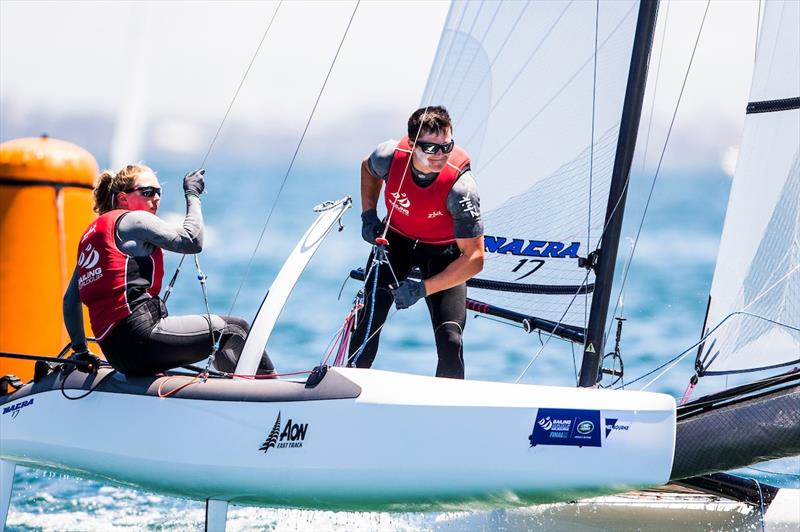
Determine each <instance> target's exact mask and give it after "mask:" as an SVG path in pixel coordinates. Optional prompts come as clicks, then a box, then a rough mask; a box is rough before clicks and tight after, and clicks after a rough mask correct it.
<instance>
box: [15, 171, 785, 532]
mask: <svg viewBox="0 0 800 532" xmlns="http://www.w3.org/2000/svg"><path fill="white" fill-rule="evenodd" d="M154 166H155V167H158V165H157V164H155V165H154ZM159 175H160V177H161V180H162V182H166V185H165V188H166V190H167V193H166V195H165V197H164V198H163V200H162V214H163V215H164V216H165V217H168V218H169V217H170V214H169V213H172V216H174V217H176V218H179V217H180V214H181V212H182V195H181V194H180V176H181V175H182V171H180V170H177V169H176V170H172V169H167V168H161V170H160V172H159ZM207 176H208V181H207V182H208V191H209V194H208V195H207V196H206V197H205V198H204V212H205V217H206V223H207V224H208V227H209V230H208V237H207V242H206V249H205V251H204V252H203V255H202V257H201V261H202V265H203V269H204V270H205V272H206V274H207V275H208V276H209V292H210V303H211V309H212V311H213V312H216V313H220V314H225V313H228V310H229V308H230V306H231V302H232V300H233V297H234V294H235V293H236V292H237V288H238V286H239V282H240V280H241V279H242V275H243V273H244V272H245V271H246V270H247V265H248V262H249V260H250V257H251V253H252V251H253V248H254V246H255V243H256V241H257V239H258V237H259V233H260V230H261V227H262V225H263V223H264V220H265V219H266V214H267V212H268V210H269V207H270V205H271V204H272V201H273V200H274V197H275V193H276V191H277V189H278V187H279V183H280V179H281V178H282V177H283V170H280V169H276V170H265V169H259V168H231V167H228V168H225V169H223V168H214V167H213V166H212V167H210V168H209V171H208V174H207ZM357 182H358V174H357V172H356V169H353V171H350V172H346V171H344V170H342V169H335V170H331V169H329V168H328V169H321V168H320V169H306V170H304V171H297V172H295V173H294V174H293V176H292V177H291V178H290V181H289V182H288V184H287V187H286V189H285V191H284V193H283V195H282V197H281V200H280V202H279V205H278V207H277V209H276V211H275V214H274V215H273V218H272V222H271V223H270V225H269V227H268V229H267V232H266V234H265V236H264V239H263V242H262V245H261V247H260V250H259V252H258V253H257V254H256V255H255V257H254V259H253V263H252V268H251V271H250V275H249V276H248V278H247V281H246V283H245V284H244V287H243V289H242V290H241V292H240V295H239V297H238V300H237V302H236V305H235V307H234V312H233V313H234V314H238V315H242V316H246V317H251V316H252V315H253V313H254V312H255V310H256V308H257V306H258V304H259V303H260V301H261V298H262V297H263V293H264V291H265V289H266V288H267V287H268V285H269V283H270V281H271V279H272V277H273V276H274V274H275V273H276V272H277V270H278V268H279V267H280V265H281V263H282V261H283V259H284V258H285V257H286V255H287V254H288V253H289V251H290V249H291V248H292V247H293V246H294V243H295V241H296V239H297V238H298V237H299V236H300V235H301V234H302V232H303V231H304V230H305V228H306V226H307V225H308V224H309V223H310V221H311V220H312V219H313V214H312V212H311V207H312V206H313V205H314V204H315V203H318V202H321V201H323V200H328V199H335V198H339V197H342V196H344V195H350V196H353V197H354V198H355V199H356V202H358V198H359V196H358V189H357ZM647 187H649V183H647V182H644V181H642V182H638V181H635V182H634V186H633V188H632V190H631V196H630V200H629V204H628V210H627V213H626V226H625V229H624V230H623V237H628V236H630V237H632V236H633V235H635V233H636V229H637V228H638V223H639V220H640V216H641V212H642V202H643V199H642V198H643V196H644V194H643V193H642V192H643V191H645V192H646V188H647ZM729 187H730V180H729V178H727V177H725V176H724V175H721V174H717V173H715V172H709V173H708V174H707V175H701V176H698V175H691V176H689V175H673V176H662V177H661V178H660V180H659V183H658V185H657V187H656V191H655V199H654V201H653V203H652V204H651V205H650V208H649V213H648V216H647V219H646V223H645V226H644V233H643V237H642V239H641V240H640V242H639V244H638V247H637V252H636V255H635V257H634V260H633V263H632V267H631V273H630V276H629V279H628V280H627V288H626V293H625V297H624V301H625V305H624V315H625V317H626V318H628V321H627V322H626V324H625V328H624V332H623V341H622V352H623V356H624V359H625V368H626V378H627V379H628V380H630V379H631V378H633V377H635V376H638V375H640V374H641V373H643V372H645V371H647V370H649V369H652V368H653V367H654V366H656V365H658V364H660V363H661V362H663V361H665V360H667V359H668V358H670V357H671V356H673V355H675V354H677V353H679V352H680V351H682V350H683V349H684V348H686V347H688V346H690V345H691V344H692V343H694V342H695V341H696V340H697V338H698V335H699V331H700V329H701V326H702V320H703V316H704V312H705V307H706V301H707V298H708V291H709V288H710V284H711V278H712V274H713V268H714V261H715V258H716V252H717V245H718V241H719V234H720V231H721V227H722V220H723V216H724V210H725V207H726V204H727V195H728V190H729ZM357 211H358V207H356V209H354V210H353V211H351V212H350V213H348V214H347V215H346V219H345V223H346V229H345V231H343V232H341V233H332V234H331V235H330V237H329V238H328V240H327V241H326V242H325V244H323V246H322V248H321V250H320V252H319V253H318V255H317V257H315V259H314V261H312V263H311V265H310V266H309V269H308V270H307V272H306V274H305V275H304V277H303V279H301V281H300V283H299V284H298V286H297V288H296V290H295V292H294V294H293V296H292V298H291V300H290V301H289V303H288V305H287V307H286V309H285V310H284V313H283V316H282V318H281V321H280V322H279V325H278V327H277V328H276V330H275V332H274V334H273V337H272V340H271V343H270V351H271V354H272V358H273V360H275V362H276V364H278V366H279V369H280V370H281V371H293V370H300V369H308V368H310V367H312V366H314V365H316V364H317V363H318V362H319V360H320V358H321V357H322V356H323V354H324V351H325V348H326V346H327V345H328V342H329V341H330V340H331V338H332V336H333V335H334V333H335V331H336V330H337V329H338V327H339V326H340V323H341V320H342V319H343V317H344V315H345V314H346V312H347V310H348V307H349V305H350V302H351V300H352V297H353V294H354V293H355V291H356V289H357V284H356V282H355V281H349V282H348V283H347V284H346V286H345V288H344V290H343V293H342V298H341V300H340V301H337V294H338V292H339V290H340V287H341V285H342V283H343V282H344V280H345V278H346V277H347V274H348V272H349V270H350V269H351V268H353V267H356V266H361V265H362V263H363V262H364V259H365V256H366V253H367V251H368V250H367V247H366V245H365V244H364V243H363V242H361V240H360V237H359V233H360V230H359V218H358V214H357ZM629 251H630V240H627V241H626V243H625V244H623V245H622V247H621V249H620V263H621V262H622V261H623V260H625V259H626V257H627V255H628V253H629ZM176 263H177V259H176V257H168V260H167V271H168V272H169V271H171V268H174V265H175V264H176ZM190 270H191V266H189V267H188V268H184V273H182V277H181V279H180V281H179V282H178V285H177V288H176V292H175V294H174V295H173V298H172V300H171V301H170V310H171V312H172V313H173V314H179V313H190V312H202V311H203V310H204V306H203V302H202V298H201V293H200V288H199V287H198V285H197V281H196V280H195V276H194V274H193V272H192V271H190ZM619 270H621V268H620V267H618V271H619ZM616 286H619V283H617V284H616ZM312 300H313V301H315V306H314V314H313V315H309V312H308V308H307V302H308V301H312ZM557 344H559V342H553V345H552V346H548V349H547V350H546V351H545V353H544V355H543V356H542V357H541V358H540V359H539V360H537V362H536V364H535V365H534V366H533V367H532V368H531V370H530V371H529V372H528V374H527V375H526V376H525V377H524V378H523V382H530V383H547V384H561V385H567V386H569V385H574V382H575V369H574V363H573V359H572V355H571V351H570V350H569V349H568V348H567V347H566V346H565V345H563V344H561V345H557ZM539 345H540V343H539V338H538V337H537V336H535V335H527V334H525V333H524V332H522V331H521V329H517V328H514V327H510V326H508V325H503V324H498V323H495V322H492V321H490V320H488V319H484V318H477V319H473V318H470V320H469V322H468V324H467V328H466V331H465V359H466V365H467V378H471V379H481V380H498V381H513V380H514V379H516V378H517V377H518V375H519V374H520V372H521V371H522V369H523V368H524V366H525V365H526V364H527V363H528V361H529V360H530V358H531V356H532V355H533V354H534V353H535V352H536V351H537V350H538V348H539ZM551 347H552V349H550V348H551ZM692 362H693V360H692V357H691V356H690V357H688V358H687V359H686V360H684V361H683V362H682V363H681V364H680V365H679V366H678V367H677V368H676V369H675V370H674V371H672V372H671V373H669V374H667V375H666V376H665V377H664V378H662V379H660V380H659V381H657V382H656V383H655V384H654V385H653V386H652V387H651V388H650V389H651V390H655V391H663V392H666V393H670V394H673V395H675V396H679V395H680V394H681V393H682V392H683V389H684V387H685V386H686V383H687V380H688V377H689V371H690V369H691V367H692ZM577 364H578V365H579V364H580V361H579V360H578V361H577ZM376 367H379V368H382V369H389V370H400V371H406V372H410V373H419V374H427V375H430V374H433V373H434V369H435V350H434V348H433V335H432V332H430V326H429V321H428V316H427V312H426V309H425V308H424V305H417V306H415V307H413V308H411V309H409V310H407V311H403V312H401V313H398V314H396V315H394V316H393V317H392V318H391V321H390V322H389V324H388V325H387V326H386V329H385V331H384V333H383V335H382V343H381V354H380V355H379V357H378V359H377V362H376ZM745 473H746V474H748V475H751V476H754V477H756V478H759V479H761V480H764V481H767V482H770V483H772V484H777V485H782V486H793V487H798V486H800V461H799V460H797V459H796V460H790V461H782V462H778V463H771V464H766V465H764V466H763V467H759V469H758V470H756V469H750V470H747V471H745ZM512 517H513V518H512ZM203 518H204V506H203V504H202V503H200V502H197V501H185V500H181V499H174V498H169V497H162V496H157V495H153V494H147V493H142V492H138V491H134V490H131V489H127V488H120V487H112V486H107V485H103V484H100V483H97V482H92V481H85V480H81V479H76V478H70V477H64V476H60V475H53V474H51V473H44V472H40V471H36V470H31V469H26V468H21V467H20V468H18V469H17V474H16V479H15V485H14V492H13V497H12V501H11V510H10V514H9V518H8V525H9V529H10V530H117V529H125V530H145V529H150V530H187V529H188V530H191V529H195V530H200V529H202V526H203ZM470 518H475V519H473V520H470ZM526 519H527V520H526ZM228 525H229V530H262V529H264V530H463V529H474V528H480V529H487V530H509V529H515V530H516V529H526V528H533V527H536V526H546V525H547V523H544V522H541V521H536V519H535V518H534V517H531V516H527V517H524V518H523V517H521V516H520V514H512V513H507V512H505V511H498V512H493V513H492V512H490V513H486V512H484V513H481V514H477V513H476V514H474V515H470V514H431V513H417V514H388V513H348V512H339V513H337V512H312V511H298V510H275V509H260V508H241V507H232V508H231V510H229V521H228ZM641 526H645V525H644V524H641ZM737 526H738V525H736V524H735V523H731V528H737ZM621 527H622V524H621V523H619V527H617V526H612V527H610V528H621ZM698 527H699V528H708V527H704V526H703V525H702V523H700V522H698ZM634 528H636V527H634Z"/></svg>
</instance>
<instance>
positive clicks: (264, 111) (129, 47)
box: [0, 0, 759, 171]
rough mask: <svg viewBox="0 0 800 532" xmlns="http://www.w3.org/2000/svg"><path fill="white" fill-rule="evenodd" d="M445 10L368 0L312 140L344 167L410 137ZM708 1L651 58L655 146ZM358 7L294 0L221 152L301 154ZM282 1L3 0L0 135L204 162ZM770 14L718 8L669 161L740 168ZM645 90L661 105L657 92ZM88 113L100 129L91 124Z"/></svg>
mask: <svg viewBox="0 0 800 532" xmlns="http://www.w3.org/2000/svg"><path fill="white" fill-rule="evenodd" d="M511 1H521V0H511ZM576 1H587V0H576ZM448 5H449V2H446V1H437V0H427V1H390V0H380V1H377V0H373V1H369V0H364V1H362V2H361V3H360V4H359V5H358V9H357V11H356V13H355V16H354V18H353V21H352V24H351V25H350V28H349V30H348V33H347V35H346V38H345V39H344V42H343V44H342V47H341V50H340V52H339V55H338V59H337V61H336V64H335V68H334V69H333V71H332V73H331V76H330V79H329V80H328V82H327V85H326V88H325V91H324V92H323V94H322V97H321V99H320V101H319V103H318V106H317V110H316V112H315V115H314V118H313V120H312V122H311V126H310V127H309V130H308V142H309V145H310V146H314V147H315V151H316V152H317V153H318V154H320V155H321V156H323V157H324V158H334V159H335V160H340V161H342V162H346V161H349V160H351V159H360V157H362V156H363V155H364V154H366V153H367V152H368V151H369V150H370V149H371V148H372V147H373V146H374V145H375V144H376V143H377V142H380V141H381V140H384V139H385V138H389V137H395V138H396V137H397V136H398V135H399V133H400V132H402V130H403V126H404V122H405V119H406V118H407V115H408V114H409V110H412V109H414V108H415V107H416V106H417V104H418V103H419V100H420V98H421V95H422V92H423V88H424V85H425V81H426V79H427V75H428V71H429V69H430V66H431V63H432V60H433V56H434V54H435V50H436V45H437V42H438V40H439V36H440V34H441V28H442V25H443V23H444V19H445V17H446V15H447V10H448ZM705 5H706V3H705V2H704V1H702V0H682V1H677V0H673V1H671V2H662V5H661V8H660V17H659V28H658V29H657V33H656V40H655V44H654V49H653V56H652V59H651V65H652V64H654V62H655V61H656V60H657V59H658V58H660V61H659V62H660V65H661V66H660V70H659V71H658V72H659V73H658V76H659V80H660V81H659V86H658V93H657V94H656V96H657V98H656V105H655V110H654V113H653V117H654V125H653V135H654V138H658V134H659V133H660V134H661V135H662V136H663V134H664V133H665V131H666V127H667V125H668V124H669V122H670V120H671V117H672V111H673V109H674V107H675V101H676V98H677V93H678V91H679V89H680V83H681V81H682V79H683V74H684V72H685V70H686V67H687V64H688V60H689V56H690V55H691V51H692V47H693V45H694V40H695V37H696V34H697V30H698V27H699V24H700V20H701V17H702V14H703V10H704V8H705ZM355 6H356V2H354V1H333V0H326V1H317V2H312V1H288V0H287V1H285V2H283V4H282V5H281V6H280V9H279V10H278V13H277V15H276V17H275V21H274V24H273V25H272V26H271V28H270V30H269V32H268V33H267V34H266V38H265V39H264V41H263V43H262V44H261V48H260V51H259V52H258V54H257V56H256V59H255V61H254V62H253V65H252V68H251V69H250V71H249V73H248V75H247V79H246V81H245V82H244V83H243V85H242V88H241V91H240V92H239V93H238V95H237V97H236V99H235V102H234V104H233V106H232V109H231V112H230V116H228V118H227V120H226V122H225V128H223V130H222V132H221V134H220V137H219V140H218V149H221V150H224V149H226V148H231V149H232V148H235V147H238V148H240V149H242V150H247V151H248V152H249V153H256V152H259V153H260V152H265V151H266V152H270V151H275V152H279V151H280V152H285V151H286V150H290V149H291V148H292V146H293V143H295V142H296V139H297V137H298V135H300V134H301V133H302V131H303V129H304V126H305V124H306V121H307V120H308V116H309V113H310V112H311V109H312V108H313V106H314V103H315V99H316V97H317V94H318V93H319V90H320V87H321V86H322V83H323V81H324V79H325V76H326V73H327V71H328V68H329V66H330V64H331V61H332V59H333V57H334V55H335V54H336V51H337V48H338V46H339V44H340V42H341V39H342V36H343V34H344V32H345V29H346V28H347V25H348V21H349V19H350V17H351V15H352V13H353V9H354V7H355ZM601 6H602V4H601ZM277 7H278V3H277V2H272V1H263V2H224V3H223V2H214V1H206V2H196V1H182V2H175V1H173V2H75V1H59V2H35V1H25V2H20V1H9V0H0V115H2V118H0V140H3V141H4V140H8V138H9V136H10V135H17V134H20V133H24V134H27V135H35V134H39V133H41V132H43V131H47V132H49V133H50V134H52V135H54V136H62V137H63V136H64V135H74V136H77V137H78V139H75V140H78V141H80V139H82V138H85V139H86V142H88V143H89V144H91V145H92V147H94V148H95V149H106V150H109V151H113V150H114V143H113V142H112V143H110V144H111V146H110V147H106V145H107V144H109V142H108V140H107V139H108V138H109V137H113V138H115V139H117V143H118V146H117V150H118V151H117V153H119V154H124V155H121V157H122V158H125V157H131V156H133V157H136V155H133V154H137V153H141V152H142V151H143V150H144V151H146V150H147V149H148V146H150V147H155V148H158V149H159V150H160V152H162V153H174V154H176V155H185V156H187V157H191V158H194V159H197V157H198V154H202V153H204V152H205V151H206V150H207V149H208V146H209V144H210V142H211V138H213V133H214V131H215V130H216V129H217V127H219V124H220V123H221V121H222V117H223V116H225V113H226V109H227V108H228V105H229V104H230V102H231V100H232V98H233V95H234V93H235V92H236V89H237V86H238V85H239V83H240V82H241V80H242V78H243V76H244V74H245V71H246V70H247V69H248V65H249V63H250V61H251V59H252V58H253V55H254V52H255V50H256V48H257V47H258V46H259V42H260V41H261V39H262V36H263V35H264V32H265V29H266V28H267V26H268V24H269V22H270V20H271V17H272V16H273V14H274V13H275V12H276V8H277ZM758 12H759V2H758V0H752V1H750V0H730V1H727V0H714V1H713V2H712V4H711V7H710V10H709V14H708V19H707V21H706V25H705V27H704V30H703V35H702V38H701V40H700V43H699V46H698V50H697V53H696V56H695V60H694V64H693V66H692V70H691V73H690V77H689V79H688V81H687V85H686V90H685V94H684V99H683V101H682V103H681V107H680V111H679V114H678V117H677V118H676V124H675V132H674V134H673V139H672V140H671V141H670V142H671V144H672V149H671V150H670V151H671V152H673V151H674V155H673V156H670V157H667V160H666V161H665V163H666V164H667V165H668V166H671V167H673V168H675V169H679V170H687V169H691V168H693V167H698V168H699V167H704V168H707V167H710V166H713V167H716V168H724V169H726V170H727V171H730V170H731V169H732V164H733V162H732V161H735V154H736V145H737V143H738V138H739V135H740V134H741V127H742V121H743V118H744V112H743V110H744V105H745V103H746V100H747V94H748V90H749V78H750V74H751V71H752V63H753V53H754V42H755V33H756V22H755V20H756V17H757V14H758ZM667 13H668V14H667ZM665 21H666V23H667V26H668V32H667V39H666V41H664V45H663V57H662V56H661V54H660V47H661V40H660V39H661V35H662V31H663V26H664V23H665ZM653 72H654V71H653V70H652V69H651V74H650V75H651V80H652V79H653ZM648 90H649V92H648V95H647V96H646V101H647V102H650V101H651V96H652V86H651V87H650V88H649V89H648ZM648 105H649V104H648ZM647 112H648V109H645V113H647ZM87 116H88V117H94V118H93V119H94V122H86V121H85V120H84V121H81V118H82V117H83V118H84V119H85V117H87ZM103 120H106V121H110V123H111V124H116V125H117V127H118V129H117V131H118V133H117V135H114V134H113V130H109V127H111V126H104V127H105V129H104V128H103V127H100V126H98V127H97V128H96V131H95V132H94V136H92V135H90V132H88V131H84V130H86V129H91V125H90V124H98V123H103V124H104V123H105V122H103ZM141 130H144V131H146V132H147V135H146V136H147V142H148V143H149V144H147V145H144V146H143V145H142V143H143V142H144V141H143V140H142V139H141V138H139V137H141V136H142V135H141V134H139V135H137V134H131V133H130V132H131V131H141ZM126 131H127V132H128V135H127V137H128V138H127V139H126V135H125V132H126ZM60 133H62V134H61V135H59V134H60ZM137 138H138V140H137ZM332 139H347V141H341V142H337V141H336V140H333V141H332ZM68 140H74V139H72V138H68ZM104 142H105V144H104ZM232 144H235V145H236V146H232ZM215 149H217V148H215ZM678 154H679V156H678ZM97 155H98V158H99V159H101V160H102V159H108V158H109V157H111V158H113V157H112V156H111V155H110V154H107V153H100V154H97Z"/></svg>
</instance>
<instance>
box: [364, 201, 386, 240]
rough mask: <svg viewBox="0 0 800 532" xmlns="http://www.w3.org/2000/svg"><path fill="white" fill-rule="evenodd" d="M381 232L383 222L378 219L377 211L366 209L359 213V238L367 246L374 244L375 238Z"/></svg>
mask: <svg viewBox="0 0 800 532" xmlns="http://www.w3.org/2000/svg"><path fill="white" fill-rule="evenodd" d="M382 232H383V222H381V219H380V218H378V211H377V210H375V209H368V210H366V211H364V212H362V213H361V238H363V239H364V240H365V241H366V242H367V243H368V244H374V243H375V238H376V237H377V236H378V235H380V234H381V233H382Z"/></svg>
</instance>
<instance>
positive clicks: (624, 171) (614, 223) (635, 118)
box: [578, 0, 658, 387]
mask: <svg viewBox="0 0 800 532" xmlns="http://www.w3.org/2000/svg"><path fill="white" fill-rule="evenodd" d="M657 14H658V0H641V2H640V4H639V17H638V19H637V21H636V33H635V34H634V42H633V50H632V52H631V67H630V69H629V70H628V84H627V87H626V89H625V102H624V103H623V107H622V118H621V119H620V126H619V140H618V141H617V152H616V155H615V157H614V170H613V172H612V174H611V188H610V191H609V195H608V206H607V207H606V219H605V224H604V227H605V229H604V231H603V236H602V239H601V240H600V247H599V249H598V252H597V255H598V256H597V262H596V264H595V265H594V266H593V268H594V271H595V286H594V296H593V297H592V306H591V310H590V314H589V324H588V326H587V329H586V343H585V344H584V345H585V348H584V353H583V362H582V363H581V374H580V381H579V383H578V385H579V386H582V387H591V386H594V385H595V384H596V383H597V381H598V377H599V370H600V363H601V360H602V356H603V343H604V338H603V336H604V334H605V325H606V317H607V315H608V303H609V300H610V299H611V288H612V281H613V279H614V265H615V263H616V260H617V247H618V246H619V235H620V231H621V229H622V216H623V214H624V212H625V198H626V196H627V192H628V187H627V182H628V176H629V175H630V170H631V162H632V161H633V151H634V148H635V147H636V135H637V133H638V131H639V119H640V117H641V113H642V103H643V101H644V90H645V86H646V82H647V65H648V62H649V60H650V49H651V48H652V44H653V33H654V32H655V26H656V15H657Z"/></svg>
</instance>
